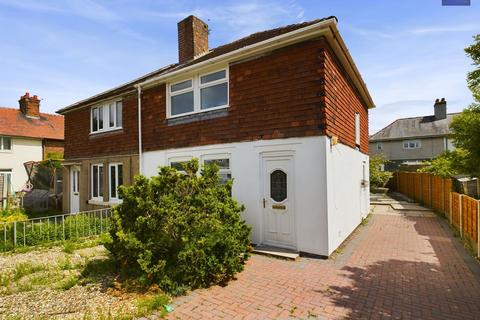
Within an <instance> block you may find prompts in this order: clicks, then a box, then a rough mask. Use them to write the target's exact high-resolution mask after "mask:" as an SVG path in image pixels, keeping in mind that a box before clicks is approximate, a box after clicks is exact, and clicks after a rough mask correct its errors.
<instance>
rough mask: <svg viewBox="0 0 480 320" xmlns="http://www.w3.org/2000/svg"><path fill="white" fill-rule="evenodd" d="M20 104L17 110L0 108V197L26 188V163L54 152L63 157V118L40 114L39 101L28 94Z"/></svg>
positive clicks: (38, 159) (40, 159)
mask: <svg viewBox="0 0 480 320" xmlns="http://www.w3.org/2000/svg"><path fill="white" fill-rule="evenodd" d="M19 104H20V106H19V108H3V107H0V176H2V177H3V179H2V180H3V181H4V186H3V188H2V189H3V194H2V195H0V196H2V198H5V197H6V196H7V193H8V194H14V193H15V192H18V191H25V190H26V189H28V188H27V182H28V174H27V170H26V169H25V166H24V164H25V163H26V162H31V161H33V162H36V161H42V160H45V159H46V158H47V157H48V155H49V154H53V153H56V154H60V155H63V130H64V128H63V117H62V116H59V115H53V114H46V113H41V112H40V99H39V98H38V97H37V96H36V95H34V96H30V94H29V93H28V92H27V93H25V95H23V96H22V97H20V100H19ZM4 200H5V199H3V201H2V202H4Z"/></svg>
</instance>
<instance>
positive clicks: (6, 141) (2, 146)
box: [0, 136, 12, 151]
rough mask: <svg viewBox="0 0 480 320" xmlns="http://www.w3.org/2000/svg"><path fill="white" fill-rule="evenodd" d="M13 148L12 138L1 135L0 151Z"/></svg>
mask: <svg viewBox="0 0 480 320" xmlns="http://www.w3.org/2000/svg"><path fill="white" fill-rule="evenodd" d="M9 150H12V138H10V137H2V136H0V151H9Z"/></svg>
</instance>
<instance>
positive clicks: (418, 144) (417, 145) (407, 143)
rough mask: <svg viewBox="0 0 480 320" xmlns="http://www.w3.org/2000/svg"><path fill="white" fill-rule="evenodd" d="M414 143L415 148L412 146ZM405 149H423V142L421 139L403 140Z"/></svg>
mask: <svg viewBox="0 0 480 320" xmlns="http://www.w3.org/2000/svg"><path fill="white" fill-rule="evenodd" d="M411 143H413V144H414V145H413V147H411V146H410V144H411ZM402 144H403V149H404V150H413V149H421V148H422V141H421V140H420V139H411V140H403V141H402Z"/></svg>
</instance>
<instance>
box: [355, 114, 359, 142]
mask: <svg viewBox="0 0 480 320" xmlns="http://www.w3.org/2000/svg"><path fill="white" fill-rule="evenodd" d="M355 144H356V145H357V146H359V145H360V113H358V112H355Z"/></svg>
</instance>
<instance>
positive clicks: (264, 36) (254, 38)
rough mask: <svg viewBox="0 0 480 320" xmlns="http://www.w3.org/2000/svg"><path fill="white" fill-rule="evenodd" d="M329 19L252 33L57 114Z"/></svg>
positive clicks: (66, 108)
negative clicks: (151, 79)
mask: <svg viewBox="0 0 480 320" xmlns="http://www.w3.org/2000/svg"><path fill="white" fill-rule="evenodd" d="M329 19H335V20H336V19H337V18H336V17H334V16H330V17H326V18H322V19H316V20H312V21H307V22H303V23H297V24H290V25H287V26H283V27H279V28H275V29H270V30H266V31H261V32H257V33H253V34H251V35H249V36H246V37H244V38H241V39H239V40H236V41H233V42H230V43H228V44H225V45H221V46H218V47H216V48H213V49H210V50H209V51H208V52H207V53H205V54H203V55H201V56H199V57H196V58H195V59H193V60H191V61H187V62H185V63H183V64H179V63H175V64H171V65H168V66H165V67H163V68H160V69H158V70H156V71H153V72H151V73H148V74H146V75H144V76H141V77H140V78H137V79H135V80H133V81H130V82H127V83H125V84H123V85H120V86H118V87H116V88H113V89H110V90H107V91H104V92H102V93H99V94H97V95H94V96H92V97H90V98H87V99H85V100H82V101H79V102H76V103H74V104H71V105H69V106H67V107H65V108H62V109H60V110H58V111H57V112H58V113H60V114H63V113H64V112H67V111H69V110H72V109H75V108H77V107H79V106H81V105H84V104H87V103H92V102H95V101H98V100H101V99H104V98H107V97H109V96H113V95H117V94H121V93H124V92H128V91H130V90H133V89H134V86H135V85H136V84H138V83H140V82H143V81H145V80H148V79H150V78H154V77H157V76H161V75H166V74H168V73H171V72H173V71H178V70H180V69H183V68H186V67H188V66H191V65H195V64H197V63H199V62H203V61H206V60H209V59H212V58H214V57H218V56H221V55H223V54H226V53H229V52H232V51H235V50H237V49H241V48H243V47H247V46H249V45H252V44H256V43H259V42H262V41H265V40H268V39H270V38H274V37H276V36H279V35H282V34H286V33H289V32H292V31H295V30H298V29H301V28H305V27H307V26H310V25H313V24H316V23H319V22H322V21H325V20H329Z"/></svg>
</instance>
